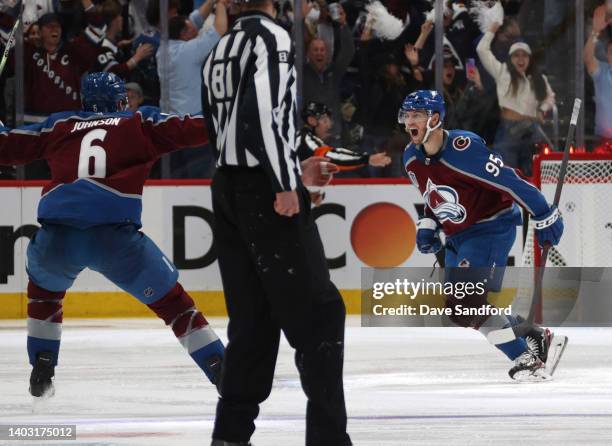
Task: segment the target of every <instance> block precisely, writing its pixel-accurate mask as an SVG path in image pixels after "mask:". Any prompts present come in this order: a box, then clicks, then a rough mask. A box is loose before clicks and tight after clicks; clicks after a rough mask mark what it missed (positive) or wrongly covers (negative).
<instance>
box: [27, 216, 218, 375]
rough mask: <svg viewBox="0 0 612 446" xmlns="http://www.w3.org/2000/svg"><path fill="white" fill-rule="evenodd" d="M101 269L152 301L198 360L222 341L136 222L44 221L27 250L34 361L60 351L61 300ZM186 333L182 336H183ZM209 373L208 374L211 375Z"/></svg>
mask: <svg viewBox="0 0 612 446" xmlns="http://www.w3.org/2000/svg"><path fill="white" fill-rule="evenodd" d="M85 268H89V269H91V270H94V271H97V272H99V273H100V274H102V275H103V276H104V277H106V278H107V279H108V280H110V281H111V282H112V283H114V284H115V285H117V286H118V287H119V288H121V289H122V290H124V291H126V292H127V293H129V294H131V295H132V296H134V297H136V298H137V299H138V300H140V301H141V302H142V303H143V304H146V305H148V306H149V307H150V308H151V309H152V310H153V311H154V312H155V313H156V314H157V315H158V316H159V317H160V318H162V319H164V321H165V322H166V324H168V325H171V326H172V329H173V331H174V333H175V334H176V335H177V337H179V341H180V342H181V344H183V346H184V347H185V348H186V349H187V351H188V353H189V354H190V355H191V356H192V357H193V358H194V360H195V361H196V363H198V365H199V366H200V367H201V368H202V369H203V370H204V371H205V372H206V373H207V375H208V374H209V372H210V370H207V369H206V367H205V364H204V362H203V361H204V360H205V358H206V357H208V356H210V354H212V353H215V352H216V353H218V354H220V355H221V356H222V353H223V346H222V344H221V342H220V341H219V339H218V338H217V336H216V335H215V334H214V331H212V329H211V328H210V327H209V326H208V323H207V322H206V320H205V319H204V317H203V316H202V314H201V313H200V312H198V311H197V309H195V306H194V303H193V300H192V299H191V297H189V295H187V293H185V292H184V290H183V289H182V287H181V286H180V284H178V283H177V279H178V271H177V270H176V268H175V266H174V265H173V264H172V263H171V262H170V261H169V260H168V259H167V258H166V257H165V256H164V254H163V253H162V252H161V251H160V249H159V248H158V247H157V246H156V245H155V243H154V242H153V241H152V240H151V239H150V238H149V237H147V236H146V235H145V234H144V233H142V232H140V231H139V230H138V228H137V227H136V226H134V225H132V224H113V225H101V226H94V227H90V228H87V229H78V228H75V227H72V226H66V225H57V224H43V226H42V227H41V228H40V229H39V231H38V232H37V233H36V235H35V236H34V237H33V238H32V240H31V241H30V244H29V246H28V252H27V268H26V269H27V272H28V275H29V277H30V284H29V286H28V298H29V304H28V316H29V317H28V335H29V336H28V354H29V356H30V363H31V364H34V363H35V361H36V356H37V354H38V353H39V352H41V351H50V352H52V353H54V355H55V362H56V363H57V355H58V353H59V343H60V337H61V321H62V306H61V305H62V299H63V297H64V294H65V291H66V290H68V289H69V288H70V287H71V286H72V284H73V282H74V280H75V279H76V277H77V276H78V274H79V273H80V272H81V271H83V269H85ZM183 335H184V336H183ZM209 377H210V375H209Z"/></svg>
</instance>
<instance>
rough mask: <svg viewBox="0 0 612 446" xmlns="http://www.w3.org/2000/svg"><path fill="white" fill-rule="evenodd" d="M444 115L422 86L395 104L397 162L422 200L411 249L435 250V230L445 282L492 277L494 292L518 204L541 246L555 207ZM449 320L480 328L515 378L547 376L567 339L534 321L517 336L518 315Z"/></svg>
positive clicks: (549, 237)
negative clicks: (399, 127)
mask: <svg viewBox="0 0 612 446" xmlns="http://www.w3.org/2000/svg"><path fill="white" fill-rule="evenodd" d="M444 113H445V107H444V100H443V98H442V96H441V95H440V94H439V93H437V92H436V91H429V90H420V91H416V92H413V93H411V94H410V95H408V96H407V97H406V98H405V99H404V102H403V104H402V106H401V108H400V110H399V115H398V121H399V122H400V123H401V124H403V125H405V126H406V132H408V133H409V134H410V137H411V140H412V142H411V144H409V145H408V147H407V148H406V150H405V152H404V159H403V162H404V167H405V169H406V172H407V174H408V177H409V178H410V180H411V182H412V183H413V184H414V185H415V186H416V187H417V188H418V189H419V191H420V192H421V194H422V195H423V199H424V200H425V203H426V206H425V214H424V216H423V218H421V219H420V220H419V222H418V225H417V235H416V242H417V247H418V249H419V251H420V252H422V253H436V252H438V251H439V250H440V249H441V248H442V242H441V240H440V237H439V231H440V230H442V231H443V232H444V234H445V235H446V254H445V267H446V271H445V272H446V279H445V280H450V281H453V280H456V278H457V277H466V276H471V277H470V279H471V280H472V281H473V280H477V279H478V278H480V279H481V280H482V279H483V278H486V277H489V278H491V277H493V280H490V281H489V283H488V285H489V290H491V291H498V290H499V287H501V279H502V277H503V271H504V267H505V265H506V264H507V260H508V253H509V252H510V249H511V247H512V245H513V244H514V240H515V238H516V226H517V225H519V224H521V223H522V219H521V212H520V209H519V207H518V205H517V203H518V204H519V205H520V206H522V207H523V208H525V209H526V210H527V211H528V212H529V213H530V214H531V215H532V219H533V220H534V221H535V228H536V235H537V238H538V242H539V243H540V246H543V245H544V244H545V243H550V244H551V245H556V244H557V243H558V242H559V239H560V238H561V234H562V233H563V220H562V218H561V215H560V213H559V211H558V209H556V208H555V207H551V206H549V205H548V203H547V202H546V199H545V198H544V196H543V195H542V194H541V193H540V191H538V190H537V189H536V188H535V187H534V186H532V185H531V184H529V183H528V182H527V181H525V180H524V179H522V178H521V177H520V176H519V174H518V173H517V172H516V171H515V170H514V169H511V168H508V167H505V166H504V163H503V161H502V159H501V158H500V156H499V155H498V154H496V153H495V152H493V151H491V150H490V149H489V148H488V147H487V146H486V145H485V142H484V140H483V139H482V138H480V137H479V136H478V135H476V134H474V133H471V132H467V131H463V130H445V129H443V128H442V122H443V119H444ZM455 267H469V268H466V269H463V268H455ZM468 270H469V272H468ZM462 271H463V273H462ZM453 276H454V279H453ZM476 301H477V302H472V304H474V303H476V304H478V305H487V302H486V293H485V294H484V295H481V296H479V298H477V299H476ZM459 303H462V304H467V302H465V301H463V302H462V301H461V300H458V299H456V298H454V297H452V296H451V297H449V298H448V299H447V306H448V307H451V308H454V307H455V306H456V305H458V304H459ZM456 313H457V312H453V314H456ZM451 320H452V321H453V322H454V323H456V324H457V325H460V326H463V327H473V328H475V329H477V330H479V331H480V332H481V333H483V334H484V335H485V336H486V337H487V339H488V340H489V341H490V342H491V343H492V344H494V345H495V346H496V347H497V348H498V349H500V350H501V351H502V352H503V353H504V354H505V355H506V356H507V357H508V358H510V359H511V360H513V361H514V362H515V364H514V366H513V367H512V368H511V369H510V371H509V375H510V377H512V378H513V379H516V380H539V379H548V378H550V375H551V374H552V372H553V371H554V369H555V367H556V364H557V363H558V361H559V359H560V357H561V354H562V352H563V349H564V347H565V344H566V343H567V338H566V337H564V336H553V335H552V333H551V332H550V331H549V330H548V329H541V328H539V327H533V328H532V329H531V330H530V332H529V333H528V334H527V335H525V337H517V336H516V335H515V334H514V331H513V329H512V327H513V326H514V325H516V324H517V323H518V322H519V320H517V319H515V318H513V317H507V316H504V315H494V316H490V317H487V316H462V315H459V316H457V315H455V316H451ZM553 338H554V339H553Z"/></svg>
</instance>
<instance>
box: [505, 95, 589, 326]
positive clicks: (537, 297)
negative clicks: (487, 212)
mask: <svg viewBox="0 0 612 446" xmlns="http://www.w3.org/2000/svg"><path fill="white" fill-rule="evenodd" d="M581 104H582V101H581V100H580V99H578V98H576V99H574V109H573V110H572V117H571V119H570V125H569V129H568V130H567V139H566V140H565V149H564V150H563V160H562V161H561V169H560V170H559V179H558V181H557V187H556V189H555V197H554V199H553V206H559V201H560V200H561V191H562V190H563V182H564V180H565V174H566V173H567V164H568V163H569V156H570V146H571V145H572V141H573V139H574V134H575V133H576V123H577V122H578V115H579V114H580V106H581ZM550 248H551V245H550V243H545V244H544V248H543V249H542V261H541V266H540V267H539V268H536V271H535V280H534V287H533V295H532V298H531V307H530V308H529V315H528V316H527V319H526V320H525V321H524V322H521V323H520V324H518V325H516V326H515V327H513V331H514V333H515V335H516V336H524V335H526V334H527V333H528V332H529V331H530V330H531V329H532V328H533V326H534V324H533V322H534V320H535V315H536V310H537V308H538V307H539V306H540V305H541V304H542V300H543V299H542V281H543V279H544V268H545V267H546V260H547V259H548V251H549V250H550ZM534 249H538V246H537V243H534Z"/></svg>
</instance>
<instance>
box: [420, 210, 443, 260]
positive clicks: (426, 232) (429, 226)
mask: <svg viewBox="0 0 612 446" xmlns="http://www.w3.org/2000/svg"><path fill="white" fill-rule="evenodd" d="M438 230H439V229H438V224H437V223H436V221H435V220H433V219H431V218H421V219H420V220H419V221H418V223H417V233H416V243H417V248H418V249H419V251H420V252H421V253H423V254H435V253H436V252H438V251H440V249H442V241H440V236H439V234H438Z"/></svg>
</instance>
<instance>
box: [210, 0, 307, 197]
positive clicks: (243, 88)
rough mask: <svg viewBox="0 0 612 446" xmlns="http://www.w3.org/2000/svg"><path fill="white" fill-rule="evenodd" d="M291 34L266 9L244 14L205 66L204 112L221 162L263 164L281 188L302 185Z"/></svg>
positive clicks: (218, 160)
mask: <svg viewBox="0 0 612 446" xmlns="http://www.w3.org/2000/svg"><path fill="white" fill-rule="evenodd" d="M293 62H294V51H293V45H292V41H291V37H290V36H289V34H288V33H287V31H285V30H284V29H283V28H281V27H280V26H279V25H277V24H276V23H275V22H274V20H273V19H272V18H271V17H270V16H268V15H267V14H265V13H262V12H259V11H257V12H248V13H246V14H243V15H241V16H240V17H239V18H238V20H237V21H236V23H235V24H234V26H233V27H232V29H231V30H230V31H229V32H228V33H227V34H226V35H225V36H223V37H222V38H221V40H220V41H219V42H218V43H217V46H216V47H215V48H213V50H212V51H211V53H210V55H209V56H208V59H207V60H206V61H205V62H204V67H203V70H202V110H203V113H204V116H205V118H206V122H207V125H208V131H209V134H210V141H211V144H212V145H213V146H214V147H215V149H216V155H217V166H218V167H221V166H243V167H255V166H261V167H263V168H264V169H265V171H266V172H267V173H268V176H269V177H270V179H271V181H272V186H273V188H274V190H275V191H277V192H281V191H290V190H293V189H295V188H296V186H297V177H298V175H299V173H300V171H299V162H298V161H297V152H296V143H295V137H296V123H297V112H296V107H297V106H296V102H295V101H296V99H295V98H296V73H295V68H294V65H293Z"/></svg>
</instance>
